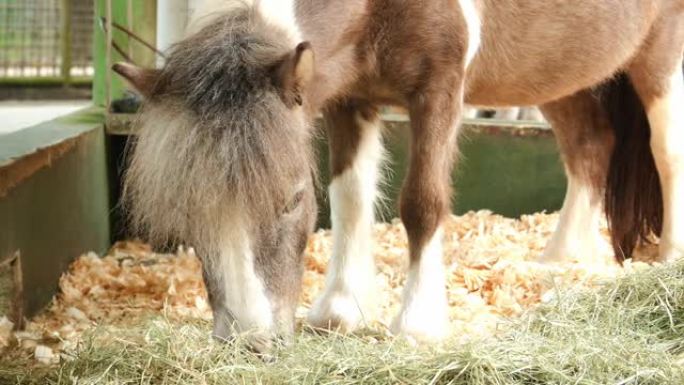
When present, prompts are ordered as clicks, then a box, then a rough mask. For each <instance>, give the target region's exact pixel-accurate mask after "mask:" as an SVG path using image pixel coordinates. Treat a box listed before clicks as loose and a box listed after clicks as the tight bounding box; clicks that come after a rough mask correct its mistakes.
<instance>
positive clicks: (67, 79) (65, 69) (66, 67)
mask: <svg viewBox="0 0 684 385" xmlns="http://www.w3.org/2000/svg"><path fill="white" fill-rule="evenodd" d="M71 2H72V0H61V1H60V5H61V6H60V17H61V23H60V29H59V30H60V40H61V41H60V43H61V44H60V51H61V55H62V65H61V71H60V74H61V77H62V79H63V80H64V85H65V86H69V84H70V83H71V64H72V49H71V48H72V31H71V13H72V12H71V10H72V4H71Z"/></svg>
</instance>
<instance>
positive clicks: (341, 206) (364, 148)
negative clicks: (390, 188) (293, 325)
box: [308, 103, 383, 331]
mask: <svg viewBox="0 0 684 385" xmlns="http://www.w3.org/2000/svg"><path fill="white" fill-rule="evenodd" d="M326 120H327V127H328V138H329V144H330V161H331V168H332V183H331V184H330V206H331V219H332V232H333V254H332V258H331V260H330V262H329V264H328V272H327V277H326V284H325V291H324V292H323V295H322V296H321V297H320V298H318V300H317V301H316V302H315V303H314V305H313V307H312V309H311V312H310V313H309V317H308V320H309V323H310V324H311V325H313V326H315V327H319V328H333V329H339V330H341V331H351V330H353V329H355V328H357V327H358V326H360V325H361V324H362V323H363V322H366V321H368V320H370V319H373V318H374V314H373V312H374V310H375V306H374V305H375V304H374V299H375V297H376V296H375V287H374V286H375V265H374V261H373V255H372V244H373V223H374V220H375V218H374V202H375V199H376V196H377V183H378V179H379V170H378V167H379V164H380V163H381V160H382V157H383V148H382V140H381V123H380V118H379V115H378V113H377V111H376V109H375V108H374V107H373V106H369V105H361V104H351V103H350V104H345V105H341V106H337V107H333V108H332V109H330V110H329V111H327V112H326Z"/></svg>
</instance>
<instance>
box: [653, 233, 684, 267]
mask: <svg viewBox="0 0 684 385" xmlns="http://www.w3.org/2000/svg"><path fill="white" fill-rule="evenodd" d="M683 258H684V246H681V247H677V246H674V245H673V244H672V243H670V242H667V241H665V240H663V239H661V240H660V251H659V252H658V259H657V260H656V262H660V263H670V262H675V261H678V260H680V259H683Z"/></svg>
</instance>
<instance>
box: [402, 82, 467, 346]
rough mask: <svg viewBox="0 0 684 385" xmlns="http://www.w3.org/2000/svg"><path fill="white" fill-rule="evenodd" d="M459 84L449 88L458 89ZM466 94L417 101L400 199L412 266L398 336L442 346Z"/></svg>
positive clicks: (413, 107) (457, 92)
mask: <svg viewBox="0 0 684 385" xmlns="http://www.w3.org/2000/svg"><path fill="white" fill-rule="evenodd" d="M453 83H455V82H443V84H453ZM460 95H461V91H460V90H454V91H453V92H452V90H433V91H432V92H425V93H424V94H421V95H419V96H417V97H416V98H415V100H413V101H412V103H411V107H410V109H409V114H410V118H411V130H412V143H411V159H410V162H409V167H408V174H407V177H406V180H405V182H404V187H403V189H402V193H401V198H400V212H401V219H402V221H403V223H404V226H405V228H406V234H407V236H408V241H409V257H410V265H409V272H408V278H407V280H406V285H405V288H404V296H403V303H402V308H401V310H400V312H399V314H398V316H397V317H396V318H395V320H394V322H393V324H392V331H393V332H394V333H395V334H404V335H408V336H411V337H413V338H416V339H419V340H439V339H442V338H444V337H445V336H446V335H447V333H448V326H449V320H448V304H447V297H446V287H445V286H446V282H445V272H444V266H443V261H442V235H443V231H442V228H441V224H442V221H443V219H444V217H445V216H447V215H448V213H449V212H450V199H451V188H450V171H451V167H452V163H453V158H454V155H455V152H456V146H455V145H456V137H457V133H458V124H459V118H460V115H461V109H462V104H461V102H462V101H461V97H460Z"/></svg>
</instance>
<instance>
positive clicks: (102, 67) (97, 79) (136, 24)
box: [93, 0, 157, 106]
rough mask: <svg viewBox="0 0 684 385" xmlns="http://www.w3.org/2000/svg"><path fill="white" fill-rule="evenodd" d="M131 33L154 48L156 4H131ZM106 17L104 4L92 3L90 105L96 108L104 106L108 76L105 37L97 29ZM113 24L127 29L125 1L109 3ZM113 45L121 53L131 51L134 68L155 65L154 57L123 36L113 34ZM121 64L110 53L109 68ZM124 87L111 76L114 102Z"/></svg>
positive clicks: (140, 0)
mask: <svg viewBox="0 0 684 385" xmlns="http://www.w3.org/2000/svg"><path fill="white" fill-rule="evenodd" d="M131 4H132V14H133V32H135V33H136V34H137V35H139V36H140V37H142V38H143V39H145V40H146V41H147V42H149V43H151V44H153V45H155V42H156V32H157V23H156V20H157V2H156V0H133V1H132V2H131ZM106 15H107V8H106V1H105V0H95V29H94V31H95V34H94V36H93V58H94V59H93V60H94V67H95V76H94V78H93V102H94V103H95V105H98V106H104V105H105V102H106V92H107V91H106V90H107V73H108V72H109V71H110V69H109V68H108V66H107V61H106V60H107V57H106V35H105V33H104V31H103V30H102V28H101V27H100V17H105V16H106ZM112 16H113V17H112V20H113V21H114V22H116V23H119V24H121V25H123V26H125V27H128V0H112ZM113 31H114V32H113V33H114V36H113V39H114V41H115V42H116V43H117V44H118V45H119V46H120V47H121V48H122V49H124V50H128V49H129V44H130V49H131V50H132V58H133V60H134V61H135V63H136V64H137V65H141V66H145V67H152V66H154V63H155V54H154V53H153V52H151V51H150V50H149V49H148V48H145V47H143V46H142V45H140V44H139V43H137V42H131V39H129V38H128V35H127V34H126V33H123V32H121V31H118V30H116V29H115V30H113ZM119 61H123V58H122V57H121V55H119V54H117V53H116V51H115V50H112V64H113V63H116V62H119ZM125 88H126V87H125V85H124V83H123V81H122V80H121V78H120V77H119V76H118V75H116V74H112V88H111V90H110V92H111V93H110V95H111V96H112V98H113V99H116V98H118V97H120V96H121V95H122V94H123V91H124V90H125Z"/></svg>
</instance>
